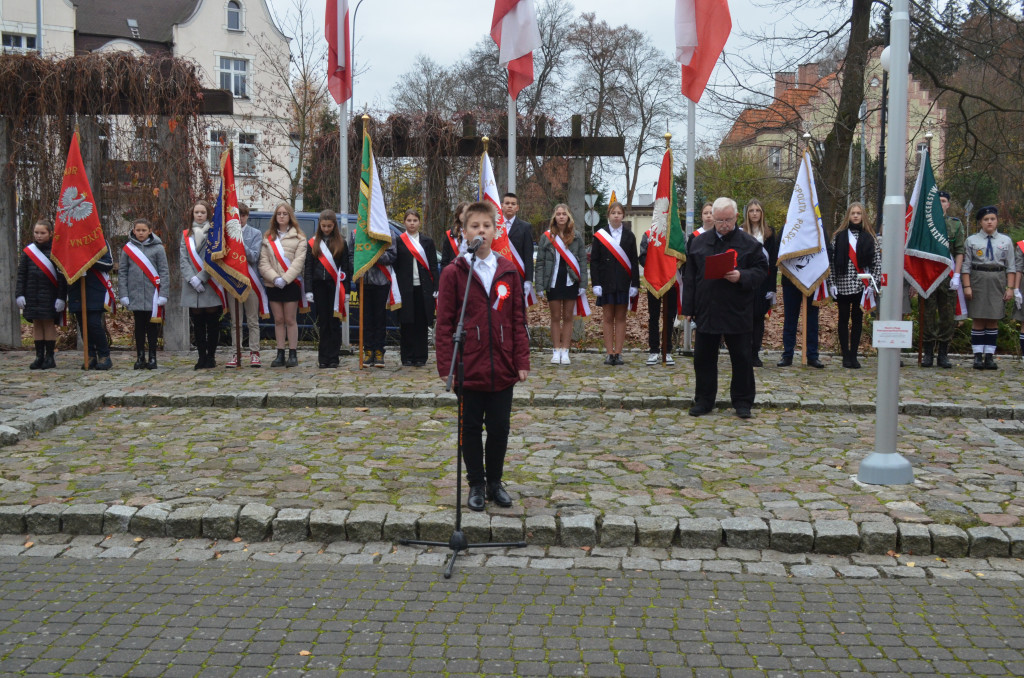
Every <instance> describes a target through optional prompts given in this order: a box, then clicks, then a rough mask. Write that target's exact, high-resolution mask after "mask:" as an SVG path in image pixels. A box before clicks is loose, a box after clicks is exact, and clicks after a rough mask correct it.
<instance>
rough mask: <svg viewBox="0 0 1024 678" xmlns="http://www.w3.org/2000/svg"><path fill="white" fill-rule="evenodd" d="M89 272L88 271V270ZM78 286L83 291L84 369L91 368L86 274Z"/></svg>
mask: <svg viewBox="0 0 1024 678" xmlns="http://www.w3.org/2000/svg"><path fill="white" fill-rule="evenodd" d="M86 273H88V271H86ZM78 287H79V290H80V291H81V292H82V369H83V370H87V371H88V369H89V318H88V315H89V312H88V311H87V310H86V308H85V276H84V275H83V276H82V277H81V278H79V279H78Z"/></svg>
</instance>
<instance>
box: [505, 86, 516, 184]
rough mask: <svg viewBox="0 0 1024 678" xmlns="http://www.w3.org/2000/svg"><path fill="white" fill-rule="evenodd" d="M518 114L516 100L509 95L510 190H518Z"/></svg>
mask: <svg viewBox="0 0 1024 678" xmlns="http://www.w3.org/2000/svg"><path fill="white" fill-rule="evenodd" d="M517 124H518V115H517V113H516V100H515V99H513V98H512V95H511V94H509V95H508V181H507V182H506V183H507V185H508V192H509V193H515V192H516V133H517V131H518V130H517V129H516V126H517Z"/></svg>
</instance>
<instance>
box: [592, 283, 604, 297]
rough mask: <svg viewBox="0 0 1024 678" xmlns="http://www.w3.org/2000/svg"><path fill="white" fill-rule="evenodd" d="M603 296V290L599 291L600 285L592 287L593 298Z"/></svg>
mask: <svg viewBox="0 0 1024 678" xmlns="http://www.w3.org/2000/svg"><path fill="white" fill-rule="evenodd" d="M603 294H604V290H602V289H601V286H600V285H594V296H595V297H600V296H601V295H603Z"/></svg>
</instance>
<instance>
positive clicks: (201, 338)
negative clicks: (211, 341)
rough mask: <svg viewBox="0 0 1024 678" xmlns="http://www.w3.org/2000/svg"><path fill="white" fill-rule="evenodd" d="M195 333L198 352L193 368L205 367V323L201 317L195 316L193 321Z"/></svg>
mask: <svg viewBox="0 0 1024 678" xmlns="http://www.w3.org/2000/svg"><path fill="white" fill-rule="evenodd" d="M195 334H196V353H198V354H199V358H198V359H197V360H196V364H195V366H194V367H193V368H192V369H194V370H201V369H204V368H205V367H206V324H205V323H204V322H203V319H202V318H196V323H195Z"/></svg>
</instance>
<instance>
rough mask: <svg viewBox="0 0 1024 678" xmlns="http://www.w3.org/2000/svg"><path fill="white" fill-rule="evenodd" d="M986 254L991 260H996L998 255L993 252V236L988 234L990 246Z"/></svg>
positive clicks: (986, 249)
mask: <svg viewBox="0 0 1024 678" xmlns="http://www.w3.org/2000/svg"><path fill="white" fill-rule="evenodd" d="M985 256H986V257H988V260H989V261H995V260H996V255H995V254H993V252H992V236H988V247H986V248H985Z"/></svg>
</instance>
